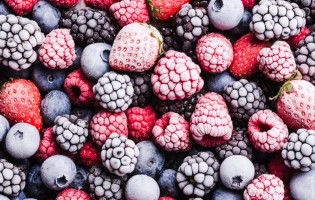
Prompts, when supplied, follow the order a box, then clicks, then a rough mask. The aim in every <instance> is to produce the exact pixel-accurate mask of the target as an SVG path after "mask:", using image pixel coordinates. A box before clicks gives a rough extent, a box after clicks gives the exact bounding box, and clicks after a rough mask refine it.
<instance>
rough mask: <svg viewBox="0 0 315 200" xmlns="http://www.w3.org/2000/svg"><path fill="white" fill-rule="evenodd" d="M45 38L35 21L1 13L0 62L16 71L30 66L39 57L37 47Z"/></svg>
mask: <svg viewBox="0 0 315 200" xmlns="http://www.w3.org/2000/svg"><path fill="white" fill-rule="evenodd" d="M44 39H45V36H44V34H43V33H42V32H41V29H40V27H39V26H38V24H37V23H36V22H35V21H32V20H29V19H27V18H24V17H19V16H15V15H7V16H5V15H0V63H2V64H3V65H5V66H9V67H11V68H12V69H14V70H16V71H20V70H23V69H27V68H29V67H30V66H31V65H32V63H33V62H35V60H36V59H37V53H36V51H35V49H34V48H35V47H36V46H38V45H41V44H42V43H43V41H44Z"/></svg>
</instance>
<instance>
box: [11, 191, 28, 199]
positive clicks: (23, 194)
mask: <svg viewBox="0 0 315 200" xmlns="http://www.w3.org/2000/svg"><path fill="white" fill-rule="evenodd" d="M25 199H26V195H25V193H24V192H21V193H20V194H19V195H18V196H16V197H11V198H10V200H25Z"/></svg>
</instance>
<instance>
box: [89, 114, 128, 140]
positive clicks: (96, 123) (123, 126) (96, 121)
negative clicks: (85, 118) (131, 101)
mask: <svg viewBox="0 0 315 200" xmlns="http://www.w3.org/2000/svg"><path fill="white" fill-rule="evenodd" d="M90 133H91V136H92V138H93V141H94V142H95V143H96V144H97V145H98V146H102V145H103V144H104V143H105V141H106V139H107V138H108V136H110V135H111V134H112V133H117V134H122V135H125V136H128V127H127V116H126V114H125V113H124V112H120V113H111V112H107V111H104V110H103V111H101V112H99V113H97V114H96V115H94V117H93V118H92V121H91V124H90Z"/></svg>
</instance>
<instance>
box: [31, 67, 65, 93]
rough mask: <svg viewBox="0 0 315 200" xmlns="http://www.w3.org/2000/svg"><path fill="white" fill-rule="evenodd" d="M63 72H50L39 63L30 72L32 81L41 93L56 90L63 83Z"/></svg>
mask: <svg viewBox="0 0 315 200" xmlns="http://www.w3.org/2000/svg"><path fill="white" fill-rule="evenodd" d="M65 77H66V73H65V71H64V70H51V69H48V68H47V67H45V66H44V65H43V64H41V63H37V64H36V65H35V66H34V68H33V71H32V80H33V82H34V83H35V85H36V86H37V88H38V89H39V91H41V92H50V91H51V90H58V89H59V88H60V87H61V86H62V85H63V83H64V80H65Z"/></svg>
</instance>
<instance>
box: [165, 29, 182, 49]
mask: <svg viewBox="0 0 315 200" xmlns="http://www.w3.org/2000/svg"><path fill="white" fill-rule="evenodd" d="M160 32H161V34H162V37H163V49H164V52H166V51H168V50H175V51H179V50H181V48H182V44H181V41H180V40H179V39H178V37H177V35H176V32H175V31H174V30H173V29H172V28H166V27H163V28H161V31H160Z"/></svg>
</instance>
